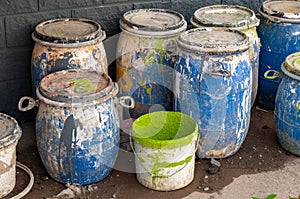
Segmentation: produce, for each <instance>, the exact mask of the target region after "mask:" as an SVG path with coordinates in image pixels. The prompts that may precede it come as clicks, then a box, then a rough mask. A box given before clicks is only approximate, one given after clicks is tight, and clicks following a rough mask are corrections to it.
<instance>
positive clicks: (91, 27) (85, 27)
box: [33, 18, 103, 43]
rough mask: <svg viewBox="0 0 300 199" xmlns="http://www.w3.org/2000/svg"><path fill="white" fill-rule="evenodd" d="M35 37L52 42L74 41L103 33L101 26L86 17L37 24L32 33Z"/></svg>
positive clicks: (84, 39) (89, 39)
mask: <svg viewBox="0 0 300 199" xmlns="http://www.w3.org/2000/svg"><path fill="white" fill-rule="evenodd" d="M33 34H34V36H35V37H36V38H37V39H40V40H42V41H47V42H54V43H76V42H85V41H91V40H93V39H97V38H99V37H101V36H102V35H103V32H102V31H101V26H100V25H99V24H98V23H97V22H95V21H91V20H87V19H74V18H67V19H54V20H49V21H45V22H42V23H40V24H38V25H37V26H36V28H35V32H34V33H33Z"/></svg>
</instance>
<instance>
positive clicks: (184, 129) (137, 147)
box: [132, 111, 199, 191]
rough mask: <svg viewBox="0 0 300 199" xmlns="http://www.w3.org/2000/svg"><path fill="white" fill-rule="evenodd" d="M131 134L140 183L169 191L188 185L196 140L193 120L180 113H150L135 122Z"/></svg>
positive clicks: (197, 135)
mask: <svg viewBox="0 0 300 199" xmlns="http://www.w3.org/2000/svg"><path fill="white" fill-rule="evenodd" d="M132 131H133V139H134V151H135V165H136V177H137V180H138V181H139V183H140V184H142V185H144V186H146V187H148V188H151V189H154V190H160V191H170V190H176V189H180V188H182V187H185V186H187V185H188V184H189V183H191V182H192V180H193V179H194V165H195V149H196V147H197V141H198V137H199V134H198V127H197V123H196V122H195V120H194V119H193V118H191V117H189V116H187V115H185V114H183V113H180V112H168V111H159V112H152V113H148V114H145V115H143V116H141V117H139V118H138V119H137V120H135V121H134V123H133V126H132Z"/></svg>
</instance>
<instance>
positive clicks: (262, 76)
mask: <svg viewBox="0 0 300 199" xmlns="http://www.w3.org/2000/svg"><path fill="white" fill-rule="evenodd" d="M270 2H271V4H270V5H268V4H269V3H270ZM276 4H278V5H276ZM281 4H282V5H281ZM299 4H300V2H298V1H273V2H272V1H266V2H264V4H263V6H262V7H261V8H260V10H259V12H260V16H261V17H260V18H261V23H260V25H259V27H258V29H257V32H258V35H259V37H260V41H261V51H260V60H259V72H258V94H257V102H258V103H259V104H260V105H262V106H263V107H264V108H267V109H274V105H275V97H276V92H277V88H278V86H279V84H280V81H281V78H282V71H281V68H280V67H281V63H282V62H284V60H285V58H286V56H288V55H289V54H291V53H295V52H298V51H300V45H299V40H300V35H299V29H300V15H299V14H298V15H297V13H299V10H298V8H297V6H299ZM271 8H272V9H271Z"/></svg>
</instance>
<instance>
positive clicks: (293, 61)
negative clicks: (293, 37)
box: [274, 52, 300, 156]
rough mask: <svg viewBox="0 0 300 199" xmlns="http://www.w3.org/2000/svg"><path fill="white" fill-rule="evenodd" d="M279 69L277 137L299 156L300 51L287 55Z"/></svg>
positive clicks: (288, 149) (283, 144)
mask: <svg viewBox="0 0 300 199" xmlns="http://www.w3.org/2000/svg"><path fill="white" fill-rule="evenodd" d="M281 69H282V71H283V73H284V76H283V78H282V80H281V82H280V84H279V87H278V91H277V94H276V100H275V111H274V113H275V114H274V116H275V124H276V130H277V137H278V141H279V143H280V144H281V146H282V147H283V148H284V149H285V150H287V151H289V152H291V153H293V154H296V155H298V156H300V52H297V53H294V54H291V55H289V56H288V57H287V58H286V60H285V62H284V63H283V64H282V67H281Z"/></svg>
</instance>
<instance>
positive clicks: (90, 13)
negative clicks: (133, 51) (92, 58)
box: [0, 0, 263, 123]
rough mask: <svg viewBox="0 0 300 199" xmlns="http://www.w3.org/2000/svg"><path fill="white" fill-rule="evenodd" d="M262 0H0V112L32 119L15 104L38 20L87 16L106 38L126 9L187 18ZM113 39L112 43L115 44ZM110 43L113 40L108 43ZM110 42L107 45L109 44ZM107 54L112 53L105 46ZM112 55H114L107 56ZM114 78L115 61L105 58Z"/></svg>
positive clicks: (23, 88)
mask: <svg viewBox="0 0 300 199" xmlns="http://www.w3.org/2000/svg"><path fill="white" fill-rule="evenodd" d="M262 1H263V0H250V1H249V0H51V1H50V0H18V1H16V0H0V57H1V61H0V112H3V113H6V114H9V115H12V116H13V117H15V118H16V119H17V120H18V121H19V122H21V123H22V122H28V121H34V113H33V111H31V112H28V113H22V112H20V111H18V109H17V103H18V100H19V99H20V97H22V96H25V95H27V96H31V72H30V59H31V52H32V49H33V45H34V42H33V40H32V39H31V33H32V32H33V30H34V28H35V26H36V25H37V24H39V23H40V22H43V21H45V20H49V19H54V18H69V17H73V18H87V19H91V20H95V21H97V22H98V23H100V24H101V26H102V28H103V29H104V30H105V31H106V34H107V39H109V38H110V37H112V36H113V35H115V34H117V33H119V32H120V29H119V23H118V21H119V19H120V17H121V16H122V14H123V13H124V12H126V11H128V10H132V9H140V8H153V7H154V8H165V9H171V10H175V11H178V12H180V13H182V14H183V15H184V17H185V19H186V20H187V21H189V20H190V18H191V16H192V14H193V12H194V11H195V10H196V9H197V8H200V7H203V6H207V5H214V4H232V5H243V6H246V7H249V8H251V9H252V10H254V11H255V12H256V11H257V9H258V8H259V6H260V5H261V3H262ZM116 41H117V40H116V39H115V42H114V43H115V44H116ZM111 43H113V42H111ZM111 43H110V44H111ZM108 48H110V50H109V51H108V52H107V53H111V52H112V53H113V52H114V50H113V49H114V46H109V47H108ZM108 56H109V57H114V55H108ZM109 62H111V63H112V64H111V65H110V66H109V67H110V68H109V73H110V75H111V76H112V78H113V79H114V77H115V76H114V71H115V64H114V62H113V60H111V61H109Z"/></svg>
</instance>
